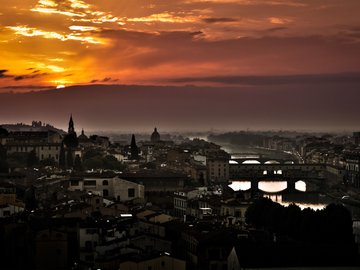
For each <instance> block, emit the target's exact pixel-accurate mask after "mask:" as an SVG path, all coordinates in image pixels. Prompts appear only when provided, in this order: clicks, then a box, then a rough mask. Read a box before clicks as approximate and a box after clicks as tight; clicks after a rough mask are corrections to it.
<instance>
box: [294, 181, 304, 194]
mask: <svg viewBox="0 0 360 270" xmlns="http://www.w3.org/2000/svg"><path fill="white" fill-rule="evenodd" d="M295 189H296V190H298V191H303V192H305V191H306V182H305V181H303V180H299V181H297V182H295Z"/></svg>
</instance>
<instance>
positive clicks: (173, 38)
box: [0, 0, 360, 126]
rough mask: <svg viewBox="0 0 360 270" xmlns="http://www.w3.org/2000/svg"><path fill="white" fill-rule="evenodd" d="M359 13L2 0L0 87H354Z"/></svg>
mask: <svg viewBox="0 0 360 270" xmlns="http://www.w3.org/2000/svg"><path fill="white" fill-rule="evenodd" d="M359 14H360V1H358V0H304V1H300V0H11V1H2V4H1V7H0V59H1V61H0V93H4V92H8V91H13V92H15V93H16V92H24V91H29V90H31V91H33V90H46V89H50V88H55V87H58V88H60V87H69V86H74V85H99V84H101V85H103V84H116V85H117V84H122V85H124V84H125V85H126V84H131V85H158V86H164V85H167V86H169V85H170V86H171V85H178V86H186V85H198V86H213V87H227V86H231V87H237V88H238V89H241V87H254V89H255V88H256V89H257V90H256V91H260V90H259V87H265V86H268V85H271V86H276V85H280V86H282V87H284V85H290V86H291V87H295V88H297V93H301V90H300V92H299V91H298V90H299V87H300V88H301V86H302V85H303V84H304V83H305V84H311V85H312V86H314V85H321V87H320V88H322V89H325V88H326V87H324V85H328V84H332V83H335V84H338V83H340V85H341V83H348V82H351V83H355V84H356V87H357V86H358V85H359V84H360V75H359V74H360V61H359V59H360V17H359ZM291 87H290V88H291ZM275 88H276V87H275ZM340 88H341V87H340ZM284 89H285V88H284ZM337 89H338V88H337ZM219 91H220V90H219ZM271 91H274V92H273V93H275V92H276V90H271ZM284 91H285V90H284ZM254 93H255V92H254ZM354 93H355V92H354V91H353V92H352V95H354V96H351V100H353V99H356V98H359V95H358V94H354ZM254 95H255V96H256V95H257V94H254ZM286 95H287V94H286ZM289 97H291V94H290V95H289ZM215 99H216V97H215ZM334 100H336V96H334ZM283 103H285V101H284V102H283ZM314 104H315V103H314ZM304 105H305V104H304ZM223 106H224V108H226V104H223ZM343 106H345V105H344V104H343ZM329 108H330V107H329ZM334 110H336V109H335V108H334ZM351 112H353V111H351ZM349 113H350V112H349ZM334 114H336V115H339V114H338V113H337V112H334ZM346 116H347V115H345V117H346ZM18 119H19V118H16V120H18ZM0 120H2V121H5V120H7V119H4V117H2V118H1V119H0ZM10 120H13V119H10ZM14 121H15V120H14ZM305 122H306V121H305ZM340 122H341V121H340ZM354 123H355V118H354V119H353V121H352V124H351V126H354V125H355V124H354ZM209 125H210V124H209ZM213 125H215V124H213ZM312 125H316V124H314V123H313V124H312Z"/></svg>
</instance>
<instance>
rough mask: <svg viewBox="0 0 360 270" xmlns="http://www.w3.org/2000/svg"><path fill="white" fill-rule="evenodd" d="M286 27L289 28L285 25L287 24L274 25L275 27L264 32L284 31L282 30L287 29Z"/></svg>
mask: <svg viewBox="0 0 360 270" xmlns="http://www.w3.org/2000/svg"><path fill="white" fill-rule="evenodd" d="M286 29H289V28H288V27H285V26H279V27H273V28H269V29H266V30H265V31H264V32H277V31H282V30H286Z"/></svg>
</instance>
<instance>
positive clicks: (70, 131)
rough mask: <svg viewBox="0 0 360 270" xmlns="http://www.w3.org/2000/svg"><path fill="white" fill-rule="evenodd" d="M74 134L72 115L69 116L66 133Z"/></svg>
mask: <svg viewBox="0 0 360 270" xmlns="http://www.w3.org/2000/svg"><path fill="white" fill-rule="evenodd" d="M74 132H75V128H74V120H73V117H72V114H70V121H69V128H68V133H69V134H70V133H74Z"/></svg>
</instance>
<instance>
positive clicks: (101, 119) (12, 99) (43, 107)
mask: <svg viewBox="0 0 360 270" xmlns="http://www.w3.org/2000/svg"><path fill="white" fill-rule="evenodd" d="M359 100H360V93H359V83H343V82H342V83H339V84H337V83H331V84H319V83H317V84H314V85H301V86H299V85H298V86H295V85H266V86H251V87H195V86H183V87H173V86H136V85H134V86H126V85H87V86H72V87H67V88H63V89H56V90H55V89H54V90H49V91H43V92H28V93H1V94H0V123H19V122H23V123H31V121H32V120H41V121H43V122H46V123H50V124H52V125H54V126H56V127H60V128H63V129H65V128H66V127H67V123H68V120H69V116H70V113H72V114H73V116H74V121H75V128H76V129H77V130H78V131H79V130H81V128H83V127H84V128H85V129H97V130H132V129H134V130H152V129H153V127H155V126H157V127H160V128H161V129H162V130H171V129H173V130H191V129H195V130H200V129H207V130H208V129H210V128H214V129H230V130H239V129H247V128H250V129H272V128H273V129H282V128H286V129H296V128H303V129H304V128H307V129H311V128H314V129H319V128H320V129H321V128H336V129H344V128H350V129H354V128H360V126H359V124H360V122H359V121H358V115H359V114H360V106H359V105H358V101H359Z"/></svg>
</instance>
